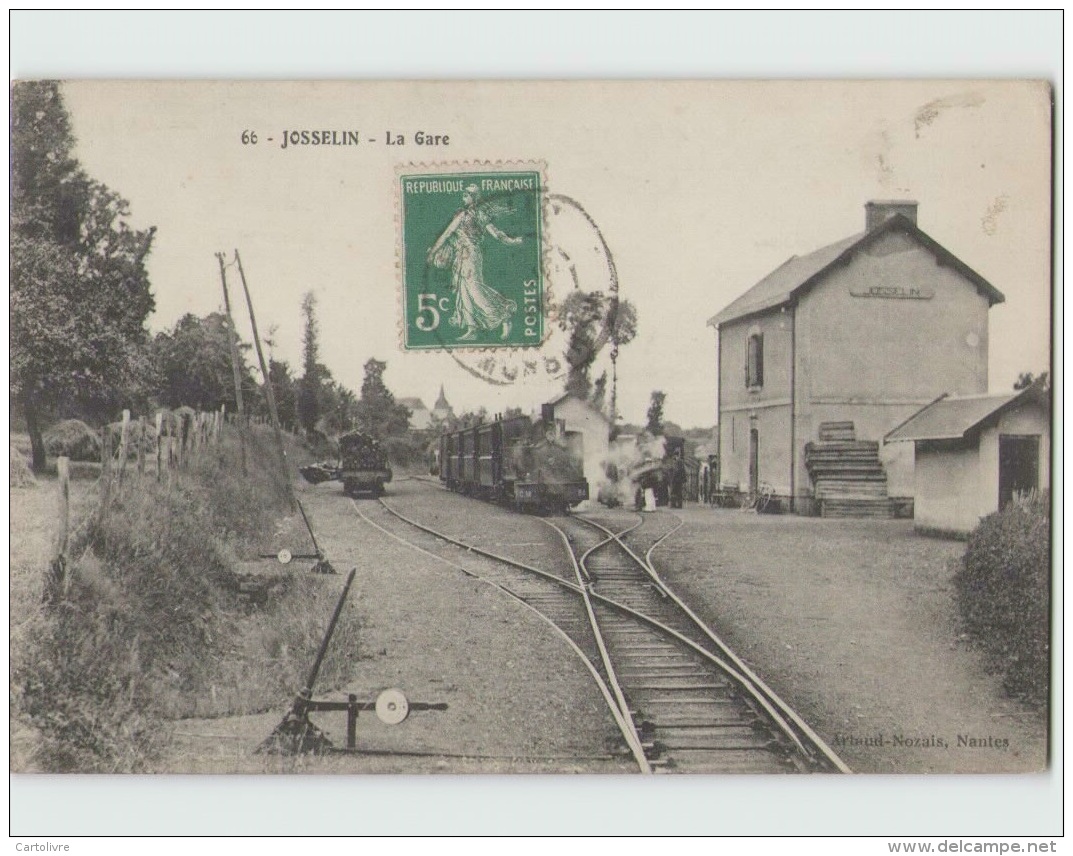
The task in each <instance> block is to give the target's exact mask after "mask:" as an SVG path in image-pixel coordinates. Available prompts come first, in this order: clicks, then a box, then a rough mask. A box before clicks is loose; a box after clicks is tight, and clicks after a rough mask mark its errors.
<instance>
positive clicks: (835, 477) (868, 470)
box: [805, 422, 892, 517]
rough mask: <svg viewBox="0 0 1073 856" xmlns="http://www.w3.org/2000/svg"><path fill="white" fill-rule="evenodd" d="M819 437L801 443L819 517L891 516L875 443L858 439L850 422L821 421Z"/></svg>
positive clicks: (882, 471) (877, 447) (884, 474)
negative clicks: (803, 446)
mask: <svg viewBox="0 0 1073 856" xmlns="http://www.w3.org/2000/svg"><path fill="white" fill-rule="evenodd" d="M819 435H820V439H819V441H818V442H815V443H806V444H805V467H806V469H807V470H808V472H809V475H810V476H811V477H812V484H813V489H814V495H815V497H816V501H817V502H818V504H819V508H820V516H821V517H891V516H892V509H891V503H890V499H889V498H888V496H887V474H886V472H884V470H883V464H882V463H881V462H880V460H879V443H877V442H874V441H869V440H858V439H857V434H856V431H855V430H854V427H853V423H852V422H821V423H820V432H819Z"/></svg>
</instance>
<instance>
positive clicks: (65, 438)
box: [44, 419, 101, 461]
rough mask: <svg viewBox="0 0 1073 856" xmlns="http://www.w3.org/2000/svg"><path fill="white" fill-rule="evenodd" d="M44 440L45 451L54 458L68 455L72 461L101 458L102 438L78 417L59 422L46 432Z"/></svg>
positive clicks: (97, 459)
mask: <svg viewBox="0 0 1073 856" xmlns="http://www.w3.org/2000/svg"><path fill="white" fill-rule="evenodd" d="M44 441H45V451H46V452H48V454H49V456H50V457H53V458H58V457H59V456H60V455H66V456H67V457H68V458H70V459H71V460H72V461H99V460H100V459H101V438H100V437H99V436H98V434H97V432H96V431H94V430H93V429H92V428H90V427H89V426H88V425H87V424H86V423H85V422H82V421H80V420H78V419H65V420H64V421H63V422H57V423H56V424H55V425H53V426H52V427H51V428H49V429H48V430H47V431H46V432H45V435H44Z"/></svg>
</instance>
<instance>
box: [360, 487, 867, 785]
mask: <svg viewBox="0 0 1073 856" xmlns="http://www.w3.org/2000/svg"><path fill="white" fill-rule="evenodd" d="M354 508H355V510H356V511H357V513H358V515H359V516H361V517H362V518H363V519H364V520H366V521H367V522H368V523H369V524H370V525H372V526H374V527H375V528H377V529H379V530H380V531H382V532H384V533H386V534H387V535H388V536H390V537H392V538H394V539H396V540H398V541H401V542H403V543H405V544H407V545H409V546H410V547H412V548H414V549H417V550H420V551H421V552H424V553H426V554H429V555H432V556H434V557H435V558H437V559H439V560H440V561H443V562H445V563H447V564H449V565H451V566H453V567H455V568H457V569H459V570H461V571H463V572H464V573H467V574H469V575H471V576H474V577H477V578H479V579H481V580H483V581H484V582H486V583H488V584H490V585H494V586H497V587H498V588H500V589H501V590H502V591H504V592H506V593H507V594H509V595H510V596H512V597H514V598H516V599H517V600H519V601H520V602H521V603H523V604H525V605H526V606H527V607H528V608H529V609H531V610H533V611H534V612H535V613H536V614H537V615H539V616H540V617H541V619H543V620H544V621H546V622H547V623H548V624H549V625H551V626H552V627H553V628H554V629H555V631H556V632H558V633H559V634H560V635H561V636H562V637H563V638H564V639H565V640H566V641H567V643H568V644H569V645H570V647H571V648H572V649H573V650H574V652H575V654H576V655H577V656H578V657H580V658H581V660H582V661H583V663H584V664H585V666H586V667H587V668H588V670H589V671H590V673H591V674H592V677H593V679H594V680H595V681H596V684H597V686H598V688H599V690H600V692H601V694H602V695H603V697H604V701H605V702H606V704H607V706H608V710H609V711H610V713H611V716H612V718H613V719H614V721H615V723H616V725H617V726H618V728H619V731H620V733H621V734H622V738H623V741H624V743H625V745H626V747H627V750H628V751H629V752H630V753H631V754H632V756H633V758H634V760H635V761H636V763H637V765H638V768H639V769H640V770H641V771H642V772H645V773H648V772H671V771H679V772H707V773H715V772H743V773H770V772H848V768H847V767H846V766H845V765H844V764H843V763H842V762H841V761H840V760H839V759H838V758H837V756H835V755H834V753H833V752H832V751H831V750H830V749H829V748H828V747H827V746H826V745H825V744H823V742H822V741H821V740H820V739H819V738H818V737H817V736H816V735H815V734H813V733H812V732H811V731H810V730H809V729H808V726H807V725H805V724H804V723H803V722H802V721H801V720H800V719H799V718H798V717H797V716H796V714H794V713H793V712H792V711H790V709H789V708H788V707H787V706H786V705H785V704H783V703H782V702H781V700H779V699H778V698H777V697H776V696H775V695H774V693H772V692H771V691H770V690H769V689H768V688H767V687H765V686H764V685H763V684H762V682H760V681H759V679H758V678H757V677H756V676H755V675H752V673H751V672H749V670H748V669H747V667H745V665H744V664H743V663H741V662H740V661H738V660H737V658H736V657H734V656H733V654H732V652H730V651H729V649H727V648H726V646H725V645H723V643H722V642H720V641H719V640H718V639H717V637H715V636H714V634H712V633H711V632H710V631H708V630H707V628H705V627H704V626H703V624H702V623H701V622H700V621H699V619H697V618H696V616H695V615H694V614H693V613H692V612H691V611H690V610H689V609H688V607H686V606H685V604H683V603H681V601H680V600H679V599H678V598H677V597H676V596H675V595H674V594H673V592H671V591H670V590H669V589H668V588H667V587H666V585H665V584H664V583H663V581H662V580H661V579H660V578H659V577H658V574H657V573H656V572H655V569H654V568H653V567H652V564H651V554H652V551H653V550H655V548H656V547H658V545H659V544H660V543H662V541H663V540H664V539H665V538H666V537H669V536H670V535H671V534H673V531H675V529H676V528H677V527H673V528H667V527H664V529H665V531H663V532H656V533H650V532H648V531H646V528H647V529H651V528H653V526H652V524H649V523H648V522H647V521H649V520H654V519H655V518H654V517H648V516H640V515H639V516H638V520H637V521H636V522H634V523H632V524H631V525H629V526H627V527H625V528H622V529H621V530H620V531H616V529H615V528H614V526H613V525H612V526H608V525H606V524H608V523H610V522H611V521H609V520H607V519H606V518H605V519H603V520H602V521H601V520H600V519H599V518H596V517H594V518H592V519H589V518H587V517H585V516H581V515H570V516H563V517H555V518H541V520H543V522H544V523H545V524H546V525H548V526H550V527H551V528H553V529H555V530H556V531H557V532H558V534H559V537H560V538H561V540H562V542H563V546H564V549H565V555H566V557H567V561H565V562H560V563H558V566H557V567H553V568H546V567H537V566H536V565H533V564H529V563H526V562H520V561H518V560H516V559H513V558H509V557H506V556H501V555H498V554H495V553H492V552H489V551H486V550H482V549H479V548H477V547H475V546H473V545H471V544H467V543H465V542H463V541H460V540H458V539H456V538H452V537H450V536H449V535H447V534H445V533H443V532H439V531H437V530H435V529H433V528H431V527H429V526H427V525H425V524H423V523H421V522H420V521H417V520H414V519H412V518H410V517H408V516H406V515H405V514H403V513H402V512H400V511H399V510H397V509H395V508H393V507H392V506H391V505H390V504H388V503H387V502H384V501H383V500H380V501H379V502H378V503H377V504H376V505H372V504H367V505H364V506H359V505H358V504H357V503H355V504H354ZM366 510H369V511H370V512H371V513H370V514H367V513H365V512H366ZM658 517H659V519H660V522H663V520H665V519H666V517H667V516H666V515H659V516H658ZM679 523H680V521H679ZM657 526H658V524H657ZM627 539H630V540H627ZM631 541H633V542H634V543H637V542H640V543H645V544H647V545H648V549H647V552H646V554H645V555H644V556H642V555H640V552H639V549H636V550H635V549H634V548H633V547H632V546H631Z"/></svg>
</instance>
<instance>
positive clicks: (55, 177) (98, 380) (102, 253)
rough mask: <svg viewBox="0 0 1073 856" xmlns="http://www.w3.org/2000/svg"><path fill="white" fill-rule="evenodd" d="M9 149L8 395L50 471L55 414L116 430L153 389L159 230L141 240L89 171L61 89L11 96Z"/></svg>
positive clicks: (15, 91)
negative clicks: (124, 409) (67, 411)
mask: <svg viewBox="0 0 1073 856" xmlns="http://www.w3.org/2000/svg"><path fill="white" fill-rule="evenodd" d="M11 142H12V163H11V255H10V271H11V335H10V342H11V355H10V385H11V394H12V397H13V399H14V400H16V401H17V402H18V403H19V404H20V405H21V407H22V410H23V413H24V415H25V417H26V425H27V430H28V431H29V433H30V444H31V447H32V449H33V466H34V469H35V470H38V471H40V470H42V469H43V468H44V466H45V447H44V442H43V440H42V436H41V432H42V420H43V418H44V416H45V414H47V413H48V411H49V410H50V409H51V408H53V407H55V406H56V405H57V404H58V403H60V402H65V403H66V404H67V405H68V406H72V407H74V408H75V409H77V410H78V411H79V412H81V413H84V414H85V415H87V416H90V417H93V418H107V417H108V416H109V415H110V414H111V413H114V410H115V409H117V408H118V407H119V406H120V405H122V404H125V403H133V401H134V400H136V399H137V397H138V396H139V395H140V394H141V393H142V392H143V391H144V389H145V386H146V383H147V381H148V379H149V375H150V369H151V365H152V364H151V361H150V360H149V359H147V347H146V346H147V344H148V338H149V337H148V332H147V331H146V329H145V320H146V318H147V317H148V315H149V313H150V312H151V311H152V310H153V305H154V302H153V296H152V293H151V292H150V289H149V276H148V272H147V271H146V268H145V259H146V257H147V255H148V253H149V250H150V247H151V245H152V240H153V234H154V231H155V230H154V229H148V230H145V231H137V230H134V229H132V228H131V227H130V226H129V225H128V224H127V223H126V218H127V217H128V216H129V209H128V205H127V202H126V201H125V200H124V199H122V197H120V196H119V195H118V194H117V193H115V192H114V191H112V190H110V189H109V188H108V187H106V186H105V185H103V184H101V183H99V182H97V181H94V180H93V179H91V178H90V177H89V176H87V175H86V173H85V172H84V171H83V170H82V167H81V166H80V164H79V163H78V161H77V159H75V158H74V156H73V154H72V153H73V150H74V144H75V140H74V136H73V135H72V133H71V125H70V118H69V116H68V114H67V110H66V108H65V107H64V105H63V99H62V97H61V94H60V88H59V84H58V83H56V82H55V81H27V82H20V83H16V84H15V85H14V86H13V87H12V90H11Z"/></svg>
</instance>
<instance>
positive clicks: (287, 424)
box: [268, 357, 298, 431]
mask: <svg viewBox="0 0 1073 856" xmlns="http://www.w3.org/2000/svg"><path fill="white" fill-rule="evenodd" d="M268 377H269V380H270V382H271V383H272V392H273V394H274V395H275V396H276V412H277V413H278V414H279V423H280V425H281V426H283V428H284V429H286V430H287V431H293V430H294V428H295V426H296V425H297V424H298V390H297V384H296V383H295V380H294V378H293V377H291V367H290V365H288V364H287V363H286V362H284V361H283V360H277V359H275V358H273V357H269V359H268Z"/></svg>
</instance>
